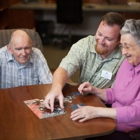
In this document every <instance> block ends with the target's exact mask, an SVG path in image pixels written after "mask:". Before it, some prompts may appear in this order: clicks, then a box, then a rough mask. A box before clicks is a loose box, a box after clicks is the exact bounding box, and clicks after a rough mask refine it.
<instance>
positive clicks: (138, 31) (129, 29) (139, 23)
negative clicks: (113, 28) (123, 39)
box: [120, 19, 140, 43]
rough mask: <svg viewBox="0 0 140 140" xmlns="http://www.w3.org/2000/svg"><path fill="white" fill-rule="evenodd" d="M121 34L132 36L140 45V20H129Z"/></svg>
mask: <svg viewBox="0 0 140 140" xmlns="http://www.w3.org/2000/svg"><path fill="white" fill-rule="evenodd" d="M120 34H121V35H123V34H131V35H132V36H133V37H134V38H135V40H136V41H137V42H138V43H140V41H139V40H140V20H136V19H128V20H126V21H125V24H124V26H123V27H122V29H121V30H120Z"/></svg>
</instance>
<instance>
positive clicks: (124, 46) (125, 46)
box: [119, 44, 132, 51]
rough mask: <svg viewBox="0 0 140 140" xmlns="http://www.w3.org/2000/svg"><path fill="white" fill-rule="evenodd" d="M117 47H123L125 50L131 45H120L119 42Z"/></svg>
mask: <svg viewBox="0 0 140 140" xmlns="http://www.w3.org/2000/svg"><path fill="white" fill-rule="evenodd" d="M119 47H120V48H121V50H122V49H125V50H127V51H128V50H129V49H130V48H131V47H132V46H128V45H122V44H119Z"/></svg>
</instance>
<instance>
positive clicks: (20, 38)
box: [9, 30, 32, 47]
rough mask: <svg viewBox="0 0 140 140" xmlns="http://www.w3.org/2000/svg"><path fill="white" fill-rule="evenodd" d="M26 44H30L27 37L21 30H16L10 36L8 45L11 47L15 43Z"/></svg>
mask: <svg viewBox="0 0 140 140" xmlns="http://www.w3.org/2000/svg"><path fill="white" fill-rule="evenodd" d="M22 42H26V43H27V42H28V43H31V42H32V41H31V39H30V37H29V35H28V34H27V33H26V32H25V31H23V30H16V31H14V32H13V33H12V34H11V38H10V41H9V45H10V46H11V47H12V46H13V45H15V44H16V43H22Z"/></svg>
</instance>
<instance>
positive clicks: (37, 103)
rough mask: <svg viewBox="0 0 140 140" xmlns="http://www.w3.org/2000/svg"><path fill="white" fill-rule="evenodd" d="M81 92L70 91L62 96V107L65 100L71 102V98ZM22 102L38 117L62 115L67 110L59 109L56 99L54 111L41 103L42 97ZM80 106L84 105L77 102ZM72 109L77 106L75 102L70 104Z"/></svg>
mask: <svg viewBox="0 0 140 140" xmlns="http://www.w3.org/2000/svg"><path fill="white" fill-rule="evenodd" d="M80 95H81V94H80V93H79V92H72V93H71V95H70V96H66V97H64V107H65V108H66V107H67V105H66V102H69V103H72V100H73V99H75V98H76V96H80ZM24 103H25V104H26V105H27V106H28V107H29V108H30V109H31V110H32V111H33V112H34V114H35V115H36V116H37V117H39V118H40V119H43V118H48V117H54V116H58V115H64V114H66V113H67V112H66V111H65V109H61V108H60V106H59V101H58V100H56V101H55V103H54V111H53V112H51V111H50V110H49V109H47V108H46V107H45V106H44V104H43V99H32V100H26V101H24ZM79 105H81V106H85V104H84V103H81V104H79ZM71 108H72V110H75V109H77V108H78V106H77V104H75V105H74V104H71Z"/></svg>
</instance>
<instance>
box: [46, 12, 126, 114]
mask: <svg viewBox="0 0 140 140" xmlns="http://www.w3.org/2000/svg"><path fill="white" fill-rule="evenodd" d="M124 21H125V19H124V17H123V16H122V15H121V14H119V13H116V12H109V13H107V14H106V15H104V16H103V18H102V19H101V22H100V24H99V27H98V29H97V32H96V35H95V36H88V37H86V38H83V39H81V40H80V41H78V42H77V43H75V44H74V45H73V46H72V48H71V50H70V51H69V53H68V55H67V56H66V57H65V58H64V59H63V60H62V62H61V63H60V66H59V68H58V69H57V70H56V71H55V73H54V76H53V84H52V88H51V90H50V92H49V93H48V95H47V96H46V98H45V101H44V104H45V106H46V107H47V108H49V109H51V110H52V111H53V107H54V100H55V99H56V98H57V99H58V100H59V102H60V106H61V107H62V108H63V99H64V97H63V94H62V89H63V87H64V85H65V83H66V81H67V79H68V78H69V77H70V76H71V75H72V74H73V73H74V72H75V71H76V70H77V69H80V76H79V84H81V83H83V82H86V81H88V82H90V83H91V84H92V85H95V86H96V87H100V88H107V87H110V86H111V85H112V83H113V82H114V79H115V76H116V73H117V71H118V68H119V67H120V64H121V63H122V61H123V59H124V57H122V54H121V50H120V48H119V47H118V45H119V42H120V29H121V27H122V26H123V24H124Z"/></svg>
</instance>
